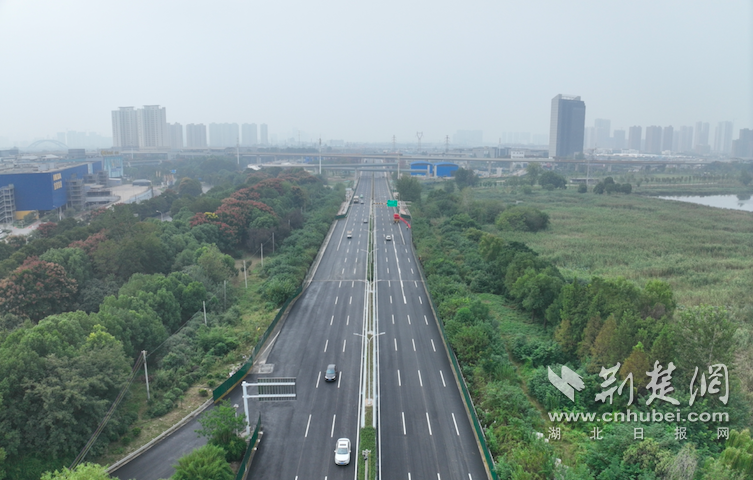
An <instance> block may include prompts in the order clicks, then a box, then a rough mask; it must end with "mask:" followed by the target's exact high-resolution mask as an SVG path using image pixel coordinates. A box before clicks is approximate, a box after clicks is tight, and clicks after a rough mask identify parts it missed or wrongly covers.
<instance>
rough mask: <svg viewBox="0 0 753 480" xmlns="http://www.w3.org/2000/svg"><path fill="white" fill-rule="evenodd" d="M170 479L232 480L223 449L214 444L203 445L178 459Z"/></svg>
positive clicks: (231, 472) (231, 473) (231, 471)
mask: <svg viewBox="0 0 753 480" xmlns="http://www.w3.org/2000/svg"><path fill="white" fill-rule="evenodd" d="M170 479H171V480H233V470H232V469H231V468H230V464H229V463H228V462H227V461H226V460H225V451H224V450H223V449H222V448H220V447H218V446H216V445H204V446H203V447H201V448H197V449H196V450H194V451H192V452H191V453H189V454H188V455H184V456H183V457H181V458H180V460H178V464H177V465H176V466H175V473H174V474H173V476H172V477H170Z"/></svg>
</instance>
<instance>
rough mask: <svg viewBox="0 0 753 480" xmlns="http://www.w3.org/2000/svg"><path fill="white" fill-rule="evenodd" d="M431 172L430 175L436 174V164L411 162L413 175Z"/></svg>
mask: <svg viewBox="0 0 753 480" xmlns="http://www.w3.org/2000/svg"><path fill="white" fill-rule="evenodd" d="M427 169H428V172H429V176H432V175H434V164H433V163H429V162H411V164H410V174H411V175H426V172H427Z"/></svg>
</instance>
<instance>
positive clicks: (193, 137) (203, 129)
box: [186, 123, 207, 148]
mask: <svg viewBox="0 0 753 480" xmlns="http://www.w3.org/2000/svg"><path fill="white" fill-rule="evenodd" d="M186 147H188V148H207V126H206V125H204V124H203V123H197V124H193V123H189V124H188V125H186Z"/></svg>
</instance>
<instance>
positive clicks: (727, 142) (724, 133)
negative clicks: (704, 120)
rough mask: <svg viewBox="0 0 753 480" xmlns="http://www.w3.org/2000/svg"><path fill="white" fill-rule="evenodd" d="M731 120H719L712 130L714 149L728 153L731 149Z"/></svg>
mask: <svg viewBox="0 0 753 480" xmlns="http://www.w3.org/2000/svg"><path fill="white" fill-rule="evenodd" d="M732 130H733V127H732V122H719V123H718V124H717V126H716V130H715V132H714V151H715V152H717V153H730V151H732Z"/></svg>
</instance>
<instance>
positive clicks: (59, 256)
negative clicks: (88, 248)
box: [39, 248, 92, 287]
mask: <svg viewBox="0 0 753 480" xmlns="http://www.w3.org/2000/svg"><path fill="white" fill-rule="evenodd" d="M39 259H40V260H42V261H45V262H52V263H57V264H58V265H60V266H62V267H63V268H64V269H65V274H66V275H67V276H68V278H72V279H73V280H76V283H77V284H78V286H79V287H80V286H82V285H84V284H85V283H86V282H88V281H89V280H90V279H91V278H92V265H91V260H90V259H89V256H88V255H87V254H86V252H84V251H83V250H82V249H80V248H51V249H49V250H47V251H46V252H45V253H43V254H42V255H40V257H39Z"/></svg>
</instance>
